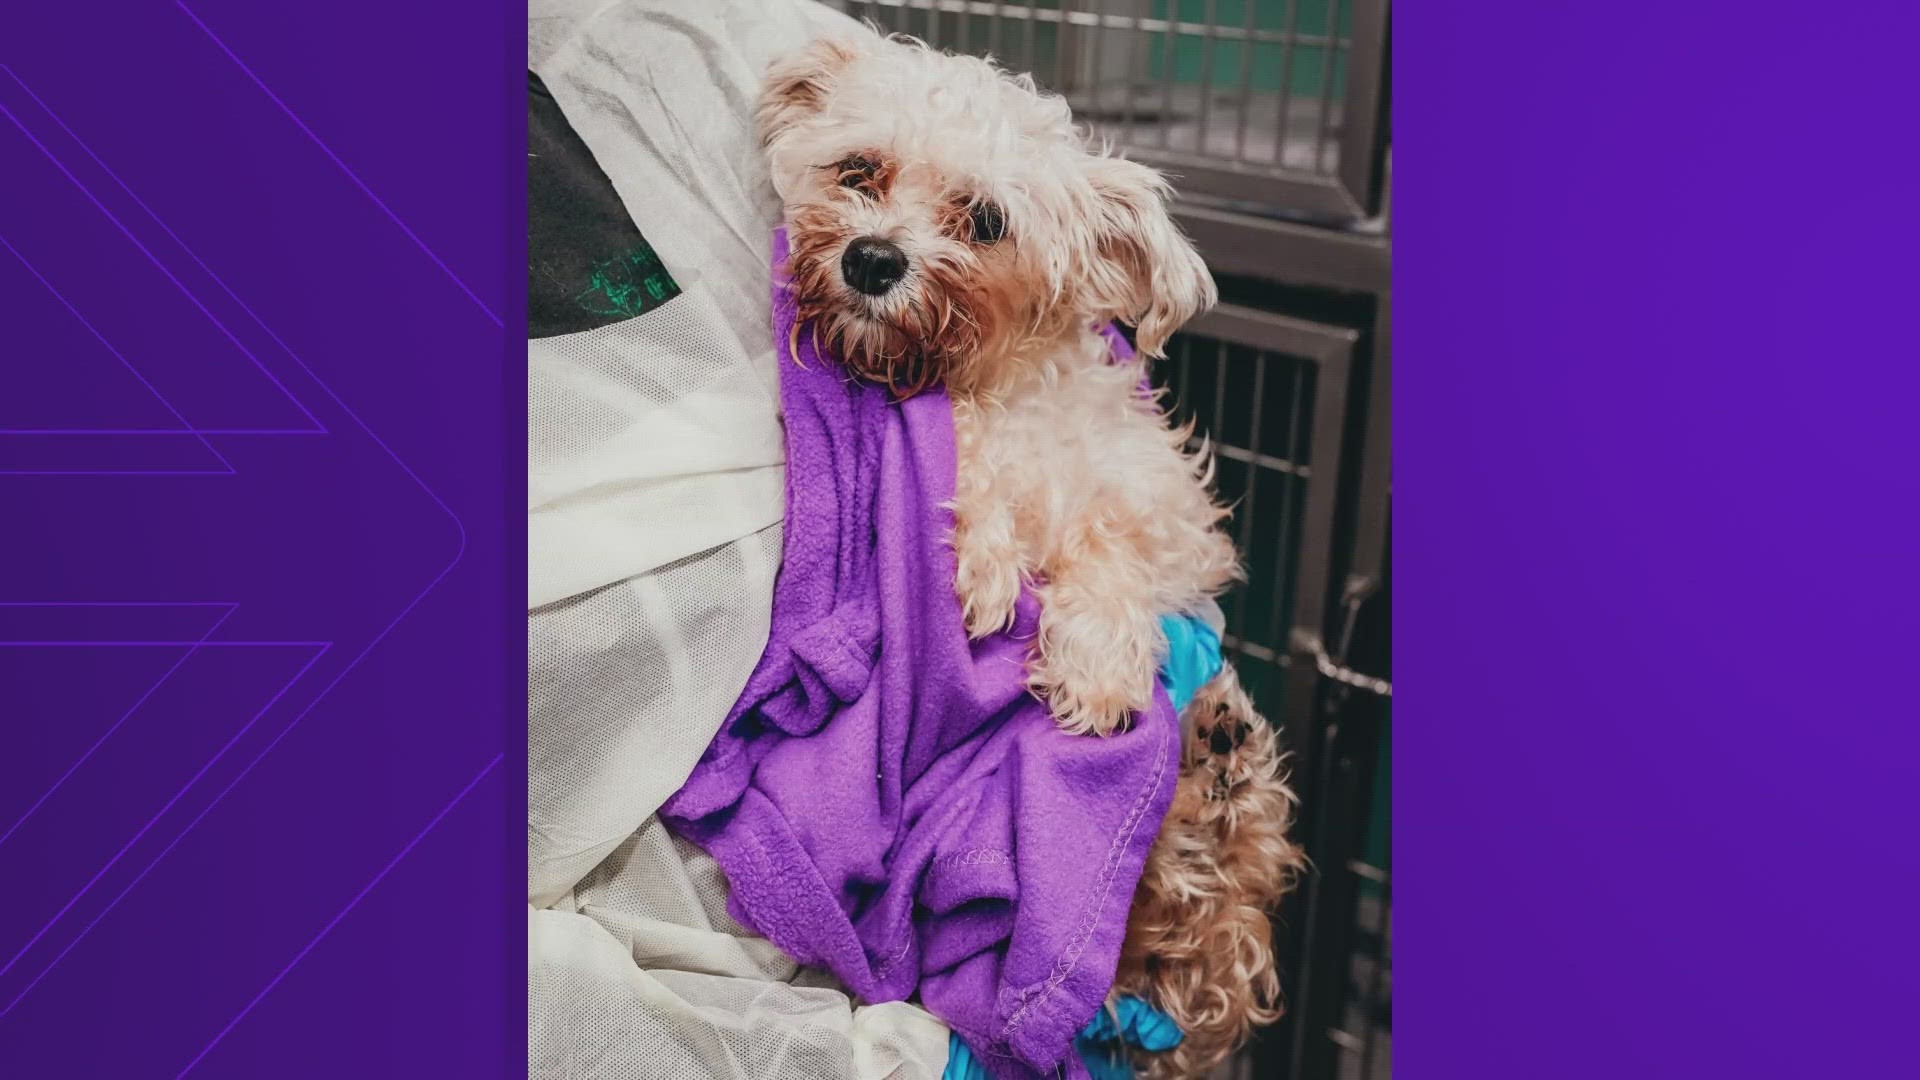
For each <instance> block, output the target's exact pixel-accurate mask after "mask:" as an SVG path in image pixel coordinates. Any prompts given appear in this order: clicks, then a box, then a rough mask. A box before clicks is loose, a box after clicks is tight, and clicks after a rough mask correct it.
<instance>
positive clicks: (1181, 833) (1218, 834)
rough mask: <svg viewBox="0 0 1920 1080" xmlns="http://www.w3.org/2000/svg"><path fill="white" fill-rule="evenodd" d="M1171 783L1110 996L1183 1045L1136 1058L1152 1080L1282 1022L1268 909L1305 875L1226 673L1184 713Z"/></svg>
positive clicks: (1197, 1068)
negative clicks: (1166, 1022) (1152, 1008)
mask: <svg viewBox="0 0 1920 1080" xmlns="http://www.w3.org/2000/svg"><path fill="white" fill-rule="evenodd" d="M1183 717H1184V718H1185V719H1186V720H1188V721H1190V723H1188V724H1187V725H1186V726H1187V728H1188V730H1189V731H1190V732H1191V734H1190V736H1189V737H1188V740H1187V743H1186V747H1185V749H1184V752H1183V755H1182V762H1181V772H1180V780H1179V785H1178V787H1177V788H1176V790H1175V793H1174V802H1173V808H1172V809H1171V810H1170V811H1168V814H1167V819H1166V823H1165V824H1164V825H1163V826H1162V827H1161V831H1160V836H1159V838H1158V839H1157V840H1155V842H1154V846H1153V848H1152V850H1151V851H1150V852H1149V853H1148V855H1147V866H1146V869H1145V871H1144V872H1143V873H1142V875H1141V878H1140V885H1139V888H1138V890H1137V891H1136V892H1135V894H1134V905H1133V912H1132V915H1131V917H1130V918H1129V919H1128V922H1127V937H1126V942H1125V944H1124V945H1123V946H1122V949H1121V955H1120V969H1119V973H1118V975H1117V977H1116V978H1115V980H1114V990H1115V992H1116V993H1132V994H1137V995H1139V996H1141V997H1144V998H1146V999H1147V1000H1148V1001H1150V1002H1152V1003H1153V1004H1155V1005H1157V1006H1158V1007H1159V1008H1160V1009H1162V1010H1163V1011H1165V1012H1166V1013H1167V1014H1168V1015H1169V1016H1171V1017H1172V1018H1173V1020H1174V1022H1175V1023H1177V1024H1179V1025H1180V1028H1181V1030H1182V1031H1183V1032H1185V1033H1186V1038H1185V1039H1184V1040H1183V1041H1182V1042H1181V1044H1180V1045H1179V1046H1178V1047H1175V1048H1174V1049H1173V1050H1170V1051H1167V1052H1165V1053H1159V1054H1149V1053H1141V1054H1138V1055H1137V1061H1138V1063H1139V1065H1140V1066H1141V1067H1142V1068H1143V1069H1144V1070H1145V1072H1146V1075H1147V1076H1148V1077H1150V1078H1160V1077H1166V1078H1173V1077H1181V1078H1185V1077H1195V1076H1199V1075H1200V1074H1202V1073H1204V1072H1205V1071H1206V1070H1208V1069H1210V1068H1212V1067H1213V1066H1215V1065H1217V1064H1219V1063H1220V1062H1221V1061H1222V1060H1224V1059H1225V1058H1226V1057H1227V1056H1228V1055H1229V1054H1231V1053H1233V1052H1234V1051H1235V1050H1237V1049H1238V1048H1239V1047H1241V1046H1242V1045H1244V1044H1245V1043H1246V1041H1247V1039H1248V1038H1249V1037H1251V1035H1252V1033H1253V1029H1254V1028H1256V1027H1260V1026H1264V1025H1266V1024H1271V1023H1273V1022H1274V1021H1276V1020H1278V1019H1279V1018H1280V1014H1281V1012H1282V1006H1281V1000H1280V976H1279V969H1278V965H1277V963H1276V959H1275V956H1274V952H1273V945H1272V923H1271V912H1272V911H1273V910H1274V908H1276V907H1277V906H1278V904H1279V902H1280V899H1281V897H1283V896H1284V895H1285V894H1286V892H1287V891H1288V890H1289V889H1290V888H1292V886H1293V884H1294V882H1295V880H1296V879H1297V878H1298V876H1299V875H1300V873H1301V872H1302V871H1303V870H1304V869H1305V867H1306V856H1305V853H1304V852H1303V851H1302V850H1301V849H1300V847H1299V846H1298V845H1296V844H1294V843H1293V842H1292V841H1291V840H1289V839H1288V838H1287V830H1288V829H1289V827H1290V826H1291V824H1292V819H1293V807H1294V803H1295V798H1294V794H1293V792H1292V791H1291V790H1290V789H1289V788H1288V787H1287V783H1286V777H1285V774H1284V773H1283V771H1282V764H1283V763H1282V760H1281V754H1280V749H1279V740H1278V738H1277V735H1276V733H1275V731H1274V729H1273V727H1272V725H1270V724H1268V723H1267V722H1266V720H1264V719H1263V718H1261V717H1260V716H1259V714H1257V713H1255V712H1254V710H1253V702H1252V700H1251V699H1250V698H1249V697H1248V696H1247V694H1246V691H1245V690H1243V689H1241V687H1240V682H1239V678H1238V677H1237V676H1236V675H1235V673H1234V671H1233V668H1232V667H1227V668H1225V669H1223V670H1222V671H1221V673H1220V675H1219V676H1217V677H1216V678H1215V679H1214V680H1213V681H1212V682H1210V683H1208V684H1207V686H1206V687H1205V688H1203V689H1202V690H1201V692H1200V693H1199V694H1198V695H1197V696H1196V697H1195V698H1194V700H1193V701H1192V702H1191V703H1189V704H1188V706H1187V709H1186V712H1185V713H1184V714H1183Z"/></svg>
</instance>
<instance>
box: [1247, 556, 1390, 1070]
mask: <svg viewBox="0 0 1920 1080" xmlns="http://www.w3.org/2000/svg"><path fill="white" fill-rule="evenodd" d="M1383 546H1384V544H1383ZM1391 605H1392V599H1391V565H1390V562H1389V564H1388V565H1387V566H1386V567H1384V568H1383V569H1382V572H1381V574H1380V575H1379V576H1378V577H1374V578H1371V579H1368V580H1366V581H1362V582H1359V583H1358V584H1356V585H1355V586H1354V587H1352V588H1350V589H1349V590H1348V591H1347V593H1346V595H1345V596H1344V597H1343V603H1342V605H1341V607H1342V611H1341V615H1340V618H1339V619H1338V620H1337V621H1338V622H1339V624H1340V629H1339V631H1338V634H1337V640H1336V643H1335V645H1334V647H1333V649H1332V664H1331V667H1332V669H1333V674H1332V675H1330V676H1329V677H1327V678H1326V679H1325V681H1324V686H1323V696H1322V698H1321V700H1320V702H1319V703H1318V706H1317V711H1316V715H1315V719H1316V721H1317V722H1316V723H1315V724H1314V725H1313V726H1314V728H1315V733H1314V735H1315V738H1316V740H1317V741H1319V742H1320V743H1321V744H1322V746H1321V749H1320V751H1319V753H1318V766H1317V767H1316V768H1315V770H1314V773H1315V775H1314V777H1313V780H1312V784H1311V788H1312V790H1313V791H1314V793H1315V794H1314V797H1313V798H1312V799H1311V800H1308V801H1306V802H1305V803H1304V804H1303V806H1302V815H1301V823H1300V829H1301V833H1302V835H1303V836H1304V838H1305V843H1306V844H1307V846H1308V850H1309V852H1310V853H1311V854H1312V856H1313V859H1314V864H1315V868H1314V870H1313V872H1312V873H1311V874H1309V875H1308V877H1307V878H1306V880H1305V881H1304V882H1303V884H1302V887H1301V888H1300V889H1299V890H1298V891H1297V892H1296V893H1295V894H1294V896H1292V897H1291V898H1289V901H1288V902H1287V904H1286V905H1285V909H1284V910H1285V916H1286V917H1285V919H1284V920H1283V922H1282V926H1281V929H1282V931H1283V933H1284V934H1285V937H1284V939H1283V940H1285V941H1286V943H1287V944H1286V949H1285V953H1284V954H1283V955H1284V956H1285V958H1286V961H1287V967H1286V975H1285V976H1283V978H1286V977H1290V980H1289V982H1288V995H1289V1001H1288V1004H1289V1015H1288V1017H1287V1018H1286V1019H1285V1020H1283V1021H1282V1023H1281V1024H1279V1025H1277V1026H1276V1027H1275V1028H1272V1029H1269V1030H1268V1031H1266V1032H1263V1033H1262V1036H1261V1038H1260V1039H1259V1040H1258V1041H1257V1042H1256V1044H1255V1047H1254V1051H1253V1055H1252V1058H1253V1066H1254V1069H1253V1072H1254V1074H1255V1075H1259V1076H1272V1077H1314V1078H1331V1077H1339V1078H1341V1080H1347V1078H1354V1080H1384V1078H1386V1077H1390V1076H1391V1074H1392V1057H1391V1055H1392V1041H1391V1038H1392V1037H1391V1031H1392V1012H1391V1010H1392V917H1393V896H1392V885H1393V881H1392V872H1391V843H1390V806H1389V803H1388V799H1387V792H1388V791H1389V790H1390V787H1389V785H1390V775H1391V733H1392V701H1393V691H1392V681H1391V648H1392V644H1391Z"/></svg>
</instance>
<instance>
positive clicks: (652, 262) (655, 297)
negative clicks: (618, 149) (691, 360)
mask: <svg viewBox="0 0 1920 1080" xmlns="http://www.w3.org/2000/svg"><path fill="white" fill-rule="evenodd" d="M678 295H680V286H679V285H677V284H675V283H674V280H673V275H671V274H669V273H667V268H666V267H665V266H664V265H662V264H661V262H660V257H659V256H658V255H656V254H654V250H653V247H652V246H651V245H649V244H648V243H647V240H646V237H643V236H641V235H640V229H639V227H638V226H636V225H635V224H634V223H633V219H632V218H630V217H628V216H627V208H626V207H625V206H624V205H622V203H621V202H620V195H619V193H618V192H617V191H615V190H614V187H613V182H612V181H611V180H608V179H607V174H606V173H605V172H602V171H601V169H600V164H599V162H597V161H595V160H594V159H593V152H592V151H591V150H588V149H587V144H586V143H585V142H582V141H581V139H580V136H579V134H578V133H577V132H575V131H574V130H573V125H571V124H569V123H567V118H566V117H565V116H564V115H562V114H561V112H560V106H559V105H558V104H557V103H555V102H554V100H553V95H552V94H551V93H549V92H548V90H547V88H546V85H545V84H543V83H542V82H541V81H540V77H539V76H538V75H535V74H533V73H532V72H528V73H527V336H528V337H530V338H540V337H554V336H557V335H560V334H577V333H579V332H581V331H583V330H592V329H594V328H595V327H600V326H606V325H607V324H609V323H616V322H620V321H622V320H625V319H631V318H634V317H635V316H639V315H644V314H646V313H647V312H649V311H652V310H653V309H654V308H657V307H659V306H660V305H661V304H664V303H666V302H667V301H669V300H671V299H673V298H674V297H676V296H678Z"/></svg>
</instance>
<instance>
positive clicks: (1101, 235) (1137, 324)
mask: <svg viewBox="0 0 1920 1080" xmlns="http://www.w3.org/2000/svg"><path fill="white" fill-rule="evenodd" d="M1092 182H1093V189H1094V193H1095V195H1096V197H1097V199H1098V203H1099V208H1098V219H1099V225H1098V226H1097V229H1098V236H1097V237H1096V243H1097V245H1098V255H1099V261H1100V263H1101V265H1100V266H1099V268H1098V270H1097V271H1096V273H1095V280H1094V283H1093V284H1094V290H1095V292H1096V294H1097V298H1098V300H1099V301H1101V302H1102V304H1103V306H1106V307H1108V309H1109V310H1111V311H1112V312H1113V313H1114V314H1115V315H1117V316H1118V317H1119V318H1122V319H1124V320H1126V321H1127V322H1130V323H1132V324H1133V326H1134V331H1135V333H1134V339H1135V341H1136V343H1137V344H1138V345H1139V347H1140V351H1141V352H1143V353H1145V354H1146V355H1148V356H1154V357H1158V356H1161V355H1163V350H1164V349H1165V348H1166V344H1167V339H1168V338H1170V337H1172V336H1173V332H1174V331H1175V330H1178V329H1180V326H1181V324H1183V323H1185V322H1186V321H1187V320H1188V319H1191V318H1193V317H1194V316H1195V315H1198V314H1200V313H1201V312H1203V311H1205V310H1207V309H1208V308H1210V307H1212V306H1213V305H1214V302H1215V301H1216V300H1218V299H1219V291H1218V290H1217V289H1216V288H1215V287H1214V283H1213V274H1212V273H1211V272H1209V271H1208V270H1207V264H1206V263H1205V262H1202V261H1201V259H1200V253H1199V252H1197V251H1195V250H1193V244H1192V243H1191V242H1189V241H1188V240H1187V238H1186V236H1185V235H1183V234H1182V233H1181V232H1180V227H1179V226H1178V225H1176V224H1174V221H1173V215H1171V214H1169V213H1168V212H1167V197H1168V195H1169V194H1170V193H1171V189H1170V188H1169V187H1168V185H1167V181H1166V179H1165V178H1163V177H1162V176H1161V175H1160V174H1159V173H1157V172H1155V171H1154V170H1152V169H1150V168H1148V167H1147V166H1145V165H1142V164H1140V163H1138V162H1134V161H1127V160H1125V159H1123V158H1114V157H1099V158H1096V159H1095V165H1094V171H1093V176H1092Z"/></svg>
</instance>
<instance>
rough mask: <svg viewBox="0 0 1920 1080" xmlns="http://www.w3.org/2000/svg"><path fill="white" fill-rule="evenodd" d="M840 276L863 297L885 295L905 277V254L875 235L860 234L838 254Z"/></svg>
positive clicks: (896, 246)
mask: <svg viewBox="0 0 1920 1080" xmlns="http://www.w3.org/2000/svg"><path fill="white" fill-rule="evenodd" d="M840 276H841V277H843V278H845V279H846V281H847V284H848V285H850V286H852V287H853V288H854V289H855V290H856V291H858V292H861V293H864V294H866V295H867V296H885V295H886V294H887V291H888V290H890V289H892V288H893V287H894V286H895V285H896V284H898V283H899V281H900V279H901V278H903V277H906V276H907V253H906V252H904V251H901V250H900V246H899V245H898V244H894V243H892V242H891V241H887V240H882V239H880V238H879V237H877V236H862V237H860V238H859V239H858V240H855V241H854V242H853V243H851V244H848V245H847V253H846V254H845V255H842V256H841V257H840Z"/></svg>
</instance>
